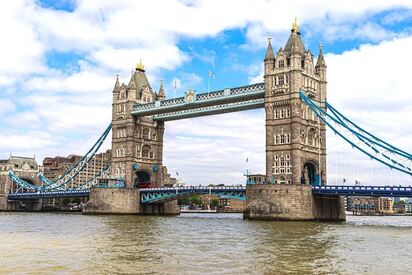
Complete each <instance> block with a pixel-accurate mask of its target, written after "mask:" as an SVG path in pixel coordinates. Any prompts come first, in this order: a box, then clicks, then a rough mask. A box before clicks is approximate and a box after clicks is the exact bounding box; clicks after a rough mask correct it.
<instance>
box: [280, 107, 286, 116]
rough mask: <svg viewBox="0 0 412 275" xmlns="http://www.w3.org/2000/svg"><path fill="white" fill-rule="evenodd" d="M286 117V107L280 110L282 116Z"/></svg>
mask: <svg viewBox="0 0 412 275" xmlns="http://www.w3.org/2000/svg"><path fill="white" fill-rule="evenodd" d="M284 117H285V109H281V110H280V118H284Z"/></svg>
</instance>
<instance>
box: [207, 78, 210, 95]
mask: <svg viewBox="0 0 412 275" xmlns="http://www.w3.org/2000/svg"><path fill="white" fill-rule="evenodd" d="M209 93H210V75H209V73H208V74H207V95H209Z"/></svg>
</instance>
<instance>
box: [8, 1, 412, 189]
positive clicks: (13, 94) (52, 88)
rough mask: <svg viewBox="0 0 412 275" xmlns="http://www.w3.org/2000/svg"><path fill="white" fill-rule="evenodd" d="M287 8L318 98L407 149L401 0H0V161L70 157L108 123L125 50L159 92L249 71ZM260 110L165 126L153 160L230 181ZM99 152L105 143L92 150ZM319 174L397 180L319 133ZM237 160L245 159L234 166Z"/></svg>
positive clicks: (411, 105) (257, 66)
mask: <svg viewBox="0 0 412 275" xmlns="http://www.w3.org/2000/svg"><path fill="white" fill-rule="evenodd" d="M295 17H297V18H298V21H299V24H300V31H301V33H302V39H303V41H304V44H305V47H306V48H307V49H310V50H311V52H312V53H313V54H314V56H315V58H316V56H317V55H318V45H319V43H320V42H322V43H323V50H324V53H325V60H326V64H327V66H328V101H329V102H330V103H331V104H332V105H334V106H335V107H336V108H337V109H338V110H341V111H342V112H343V113H344V114H345V115H347V116H348V117H350V118H351V119H352V120H353V121H355V122H356V123H358V124H359V125H361V126H363V127H364V128H366V129H367V130H369V131H370V132H372V133H374V134H376V135H377V136H378V137H381V138H382V139H384V140H386V141H388V142H389V143H391V144H393V145H395V146H397V147H400V148H402V149H404V150H405V151H408V152H412V143H411V140H412V127H411V117H412V90H411V88H410V87H411V85H410V78H411V70H410V65H411V64H412V53H411V51H412V2H411V1H410V0H408V1H402V0H391V1H389V0H388V1H383V0H365V1H356V0H347V1H326V0H323V1H321V0H314V1H292V0H291V1H248V0H236V1H235V0H234V1H231V0H228V1H223V0H221V1H210V0H200V1H195V0H181V1H177V0H165V1H160V0H148V1H136V0H117V1H108V0H57V1H56V0H55V1H52V0H44V1H40V0H37V1H35V0H13V1H1V3H0V36H1V37H2V43H0V159H6V158H8V157H9V155H10V154H12V155H18V156H33V155H35V156H36V160H37V161H38V162H39V163H41V162H42V161H43V158H44V157H46V156H56V155H60V156H66V155H69V154H84V153H85V152H87V150H88V148H89V147H90V146H91V145H92V144H94V142H95V140H96V139H97V138H98V136H99V135H100V134H101V133H102V132H103V130H104V129H105V128H106V127H107V125H108V124H109V123H110V120H111V97H112V89H113V86H114V83H115V79H116V74H119V76H120V80H121V81H122V82H125V83H128V81H129V79H130V72H131V70H133V68H134V67H135V65H136V63H137V62H139V60H142V62H143V63H144V65H145V69H146V74H147V76H148V78H149V81H150V83H151V86H152V88H153V89H154V90H155V91H157V90H158V88H159V85H160V80H161V79H163V80H164V83H165V89H166V97H167V98H172V97H173V96H174V92H173V83H174V82H176V83H177V90H176V96H182V95H183V94H184V92H186V91H187V90H188V89H190V88H193V89H194V90H196V91H197V92H204V91H206V90H207V85H208V71H209V70H212V71H213V72H214V73H215V75H216V79H213V80H211V83H210V88H211V90H213V89H222V88H227V87H236V86H241V85H247V84H251V83H256V82H261V81H263V58H264V55H265V50H266V47H267V37H268V35H270V36H271V37H272V44H273V47H274V50H275V51H277V49H278V48H279V47H284V45H285V43H286V40H287V38H288V36H289V35H290V29H291V25H292V22H293V20H294V18H295ZM264 142H265V133H264V111H263V110H253V111H244V112H238V113H231V114H225V115H218V116H208V117H203V118H194V119H187V120H181V121H173V122H167V123H166V131H165V143H164V164H165V165H166V166H167V167H168V169H169V172H170V173H171V174H172V176H174V175H175V174H176V172H178V173H179V177H180V178H182V180H183V181H184V182H186V183H187V184H196V185H197V184H219V183H224V184H242V183H244V182H245V178H244V176H243V174H244V172H245V170H246V169H248V170H250V171H252V172H256V173H264V169H265V168H264V167H265V165H264V162H265V144H264ZM108 148H110V140H109V141H107V142H106V143H105V144H104V146H103V148H102V149H103V150H104V149H108ZM327 148H328V175H329V183H331V184H339V183H341V182H342V179H343V178H346V179H347V182H349V183H351V182H354V181H355V180H358V181H361V182H362V183H363V184H384V185H392V184H396V185H398V184H401V185H411V184H412V178H411V177H410V176H405V175H402V174H401V173H399V172H396V171H392V170H390V169H388V168H385V167H383V166H382V165H380V164H377V163H374V162H372V161H371V160H369V159H368V158H366V157H363V156H362V155H361V154H359V153H357V152H356V151H354V150H353V149H352V148H351V147H350V146H348V145H346V144H345V143H344V142H343V141H341V140H340V139H339V138H338V137H336V136H334V135H333V133H332V132H331V131H329V132H328V139H327ZM246 159H248V162H247V163H246Z"/></svg>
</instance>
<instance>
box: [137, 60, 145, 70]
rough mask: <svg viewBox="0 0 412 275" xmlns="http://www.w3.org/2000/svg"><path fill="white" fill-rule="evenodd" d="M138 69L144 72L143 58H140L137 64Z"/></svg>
mask: <svg viewBox="0 0 412 275" xmlns="http://www.w3.org/2000/svg"><path fill="white" fill-rule="evenodd" d="M136 71H140V72H144V65H143V64H142V60H141V59H140V61H139V63H138V64H137V65H136Z"/></svg>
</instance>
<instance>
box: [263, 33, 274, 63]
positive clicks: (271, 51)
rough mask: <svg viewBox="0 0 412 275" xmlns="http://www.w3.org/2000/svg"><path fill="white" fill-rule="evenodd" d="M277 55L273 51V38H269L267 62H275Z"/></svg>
mask: <svg viewBox="0 0 412 275" xmlns="http://www.w3.org/2000/svg"><path fill="white" fill-rule="evenodd" d="M274 60H275V55H274V54H273V49H272V38H271V37H268V48H267V50H266V55H265V61H274Z"/></svg>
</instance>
